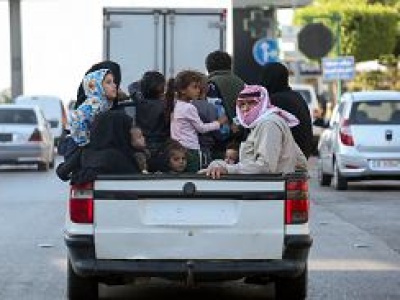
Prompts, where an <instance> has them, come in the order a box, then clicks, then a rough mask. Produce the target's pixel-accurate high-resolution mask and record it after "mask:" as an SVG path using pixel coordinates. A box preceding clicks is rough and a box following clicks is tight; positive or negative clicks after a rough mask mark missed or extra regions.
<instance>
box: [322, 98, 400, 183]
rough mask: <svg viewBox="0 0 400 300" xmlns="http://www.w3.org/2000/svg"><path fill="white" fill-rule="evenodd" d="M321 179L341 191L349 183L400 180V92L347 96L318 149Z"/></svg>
mask: <svg viewBox="0 0 400 300" xmlns="http://www.w3.org/2000/svg"><path fill="white" fill-rule="evenodd" d="M318 151H319V163H318V179H319V183H320V184H321V185H322V186H328V185H330V184H331V181H332V179H333V186H334V187H335V188H336V189H337V190H345V189H347V186H348V184H347V183H348V181H359V180H375V179H398V178H400V177H399V176H400V92H396V91H364V92H351V93H345V94H343V96H342V98H341V101H340V103H339V104H337V106H336V107H335V108H334V110H333V114H332V118H331V120H330V124H329V128H328V129H327V130H325V131H324V132H323V134H322V136H321V139H320V141H319V145H318Z"/></svg>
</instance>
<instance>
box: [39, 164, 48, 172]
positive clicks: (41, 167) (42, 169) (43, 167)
mask: <svg viewBox="0 0 400 300" xmlns="http://www.w3.org/2000/svg"><path fill="white" fill-rule="evenodd" d="M49 168H50V166H49V163H48V162H39V163H38V170H39V171H40V172H47V171H48V170H49Z"/></svg>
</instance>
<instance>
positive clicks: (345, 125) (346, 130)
mask: <svg viewBox="0 0 400 300" xmlns="http://www.w3.org/2000/svg"><path fill="white" fill-rule="evenodd" d="M339 135H340V141H341V142H342V144H343V145H345V146H354V139H353V135H352V134H351V129H350V122H349V120H347V119H344V120H343V121H342V124H341V125H340V129H339Z"/></svg>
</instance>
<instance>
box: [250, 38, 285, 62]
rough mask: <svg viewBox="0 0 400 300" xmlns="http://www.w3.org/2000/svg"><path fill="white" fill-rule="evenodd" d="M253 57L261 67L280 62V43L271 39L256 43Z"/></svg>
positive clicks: (260, 40)
mask: <svg viewBox="0 0 400 300" xmlns="http://www.w3.org/2000/svg"><path fill="white" fill-rule="evenodd" d="M253 57H254V60H255V61H256V62H257V63H258V64H259V65H261V66H263V65H265V64H266V63H269V62H277V61H279V49H278V41H277V40H276V39H269V38H262V39H259V40H258V41H257V42H255V43H254V46H253Z"/></svg>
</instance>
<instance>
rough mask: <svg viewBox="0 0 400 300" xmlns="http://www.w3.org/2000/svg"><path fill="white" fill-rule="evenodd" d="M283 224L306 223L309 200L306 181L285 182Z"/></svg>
mask: <svg viewBox="0 0 400 300" xmlns="http://www.w3.org/2000/svg"><path fill="white" fill-rule="evenodd" d="M286 195H287V198H286V201H285V224H302V223H307V222H308V212H309V200H308V183H307V180H304V179H301V180H289V181H287V182H286Z"/></svg>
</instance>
